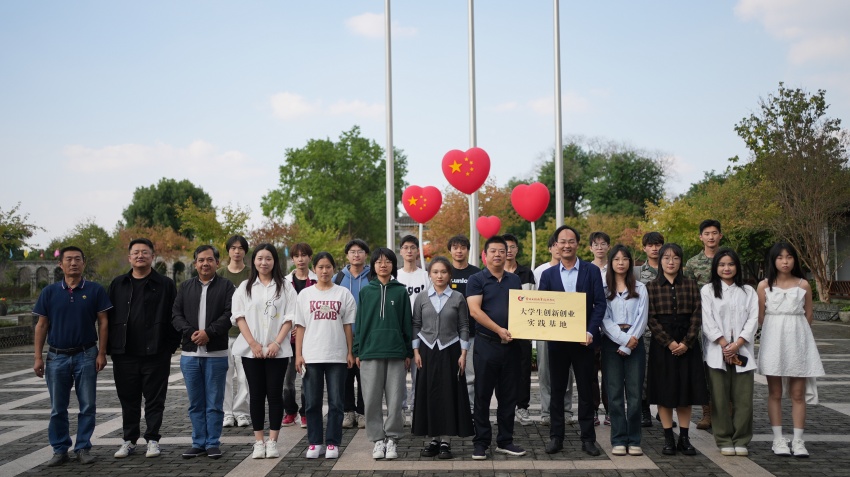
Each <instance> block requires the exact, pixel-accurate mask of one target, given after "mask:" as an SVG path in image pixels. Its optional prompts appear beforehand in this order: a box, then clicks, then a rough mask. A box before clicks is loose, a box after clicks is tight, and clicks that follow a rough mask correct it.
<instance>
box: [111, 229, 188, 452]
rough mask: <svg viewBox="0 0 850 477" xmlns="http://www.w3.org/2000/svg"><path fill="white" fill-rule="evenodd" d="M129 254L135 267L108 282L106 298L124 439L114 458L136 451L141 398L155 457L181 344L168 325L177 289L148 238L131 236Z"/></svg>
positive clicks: (147, 434)
mask: <svg viewBox="0 0 850 477" xmlns="http://www.w3.org/2000/svg"><path fill="white" fill-rule="evenodd" d="M129 253H130V255H129V259H130V266H132V267H133V268H132V269H131V270H130V271H129V272H128V273H126V274H124V275H120V276H118V277H116V278H115V279H114V280H112V284H111V285H109V300H110V301H111V302H112V303H114V304H115V305H114V307H113V308H112V309H110V310H109V312H108V318H109V342H108V352H109V354H110V355H111V356H112V371H113V373H112V374H113V377H114V378H115V389H116V390H117V391H118V399H119V400H120V401H121V415H122V418H123V424H124V443H123V444H121V447H120V448H119V449H118V451H117V452H116V453H115V457H117V458H122V457H127V456H128V455H130V454H132V453H133V452H134V451H135V450H136V441H137V440H138V439H139V434H140V429H139V427H140V426H139V419H140V418H141V413H142V396H144V398H145V423H146V424H147V429H146V430H145V441H147V452H146V453H145V456H146V457H157V456H159V454H160V450H159V439H160V437H161V435H160V433H159V428H160V427H161V426H162V413H163V411H164V410H165V397H166V392H167V391H168V376H169V375H170V374H171V355H172V354H173V353H174V350H175V349H177V345H178V344H179V343H180V335H179V334H178V333H177V331H176V330H175V329H174V327H173V326H171V308H172V307H173V306H174V297H175V296H176V295H177V289H176V288H175V287H174V281H173V280H171V279H170V278H168V277H164V276H162V275H160V274H159V273H157V272H156V271H155V270H154V269H153V268H152V265H153V261H154V256H155V255H154V248H153V243H151V241H150V240H148V239H146V238H138V239H135V240H133V241H132V242H130V246H129Z"/></svg>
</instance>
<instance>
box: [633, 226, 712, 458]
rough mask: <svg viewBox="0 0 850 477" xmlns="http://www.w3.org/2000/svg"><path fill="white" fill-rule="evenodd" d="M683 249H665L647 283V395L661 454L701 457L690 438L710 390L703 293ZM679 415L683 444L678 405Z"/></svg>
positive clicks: (666, 247)
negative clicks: (696, 411) (702, 333)
mask: <svg viewBox="0 0 850 477" xmlns="http://www.w3.org/2000/svg"><path fill="white" fill-rule="evenodd" d="M682 255H683V254H682V248H681V247H680V246H678V245H676V244H674V243H668V244H664V246H663V247H661V251H660V252H659V256H660V257H661V259H660V262H661V270H660V272H661V273H659V274H658V277H657V278H656V279H655V280H653V281H651V282H649V283H647V285H646V289H647V292H648V294H649V328H650V329H651V330H652V343H651V344H650V347H649V368H648V369H649V378H648V381H649V388H648V390H647V397H648V400H649V402H650V403H651V404H657V405H658V413H659V415H660V417H661V425H662V426H663V427H664V440H665V443H664V449H663V450H662V453H664V454H667V455H674V454H675V453H676V450H677V449H678V450H679V451H681V452H682V453H683V454H685V455H696V449H694V446H693V445H691V442H690V439H689V438H688V428H689V424H690V420H691V406H692V405H702V404H708V399H709V398H708V388H707V387H706V384H705V383H706V381H705V369H704V367H703V362H702V349H701V348H700V343H699V330H700V328H701V327H702V307H701V306H700V293H699V288H697V283H696V282H695V281H694V280H691V279H689V278H685V276H684V275H683V274H682ZM674 408H675V409H676V414H677V416H678V417H679V426H680V428H681V431H680V432H679V442H678V444H677V443H676V442H675V441H674V439H673V409H674Z"/></svg>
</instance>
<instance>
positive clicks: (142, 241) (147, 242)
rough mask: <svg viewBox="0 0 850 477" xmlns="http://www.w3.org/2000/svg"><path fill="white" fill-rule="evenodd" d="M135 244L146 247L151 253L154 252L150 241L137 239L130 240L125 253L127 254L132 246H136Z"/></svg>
mask: <svg viewBox="0 0 850 477" xmlns="http://www.w3.org/2000/svg"><path fill="white" fill-rule="evenodd" d="M137 243H140V244H142V245H147V246H148V248H150V249H151V252H153V251H154V249H153V242H151V241H150V240H148V239H146V238H137V239H133V240H130V245H128V246H127V251H128V252H129V251H130V250H133V245H136V244H137Z"/></svg>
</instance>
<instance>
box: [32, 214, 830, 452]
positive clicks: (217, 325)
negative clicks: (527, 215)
mask: <svg viewBox="0 0 850 477" xmlns="http://www.w3.org/2000/svg"><path fill="white" fill-rule="evenodd" d="M700 239H701V240H702V241H703V243H704V245H705V247H704V250H703V251H702V252H700V254H698V255H697V256H695V257H693V258H692V259H691V260H689V261H688V262H687V263H686V264H684V263H683V260H684V257H683V252H682V248H681V247H680V246H678V245H676V244H673V243H664V237H663V236H662V235H661V234H660V233H658V232H651V233H648V234H646V235H645V236H644V237H643V240H642V245H643V249H644V252H645V253H646V257H647V259H646V261H645V262H644V263H643V264H642V265H639V266H638V265H636V264H635V262H634V259H633V257H632V254H631V252H630V250H629V249H628V248H627V247H625V246H623V245H620V244H617V245H614V246H613V247H612V246H611V245H610V238H609V236H608V235H606V234H605V233H602V232H595V233H593V234H591V236H590V250H591V252H593V256H594V260H593V262H587V261H584V260H582V259H580V258H578V250H579V247H580V234H579V232H578V231H577V230H575V229H574V228H572V227H569V226H561V227H559V228H558V229H557V230H556V231H555V232H554V234H553V235H552V236H551V237H550V239H549V251H550V253H551V260H550V261H549V262H548V263H544V264H542V265H540V266H539V267H537V268H536V269H535V270H533V271H532V270H531V269H529V268H528V267H524V266H522V265H519V264H517V262H516V257H517V255H518V247H519V241H518V239H517V238H516V237H515V236H513V235H510V234H506V235H504V236H494V237H491V238H489V239H488V240H487V241H486V242H485V244H484V248H483V255H484V258H485V266H484V268H483V269H479V268H477V267H475V266H474V265H471V264H470V263H469V261H468V256H469V249H470V242H469V239H468V238H466V237H464V236H462V235H458V236H455V237H452V238H451V239H450V240H449V242H448V251H449V258H447V257H442V256H436V257H433V258H432V259H431V261H430V263H429V265H428V267H427V271H425V270H422V269H421V268H419V266H418V264H417V258H418V256H419V242H418V240H417V238H416V237H414V236H412V235H408V236H405V237H403V238H402V240H401V244H400V247H399V254H398V255H396V253H395V252H394V251H393V250H391V249H389V248H385V247H379V248H376V249H375V250H373V251H371V253H370V249H369V246H368V245H367V244H366V243H365V242H364V241H362V240H359V239H354V240H351V241H350V242H348V243H347V244H346V246H345V249H344V251H345V256H346V259H347V261H348V264H347V265H346V266H345V267H343V268H341V270H340V271H337V270H338V268H337V263H336V261H335V259H334V257H333V256H332V255H331V254H330V253H328V252H318V253H316V254H314V253H313V250H312V248H311V247H310V245H308V244H306V243H298V244H295V245H293V246H291V247H290V248H289V250H288V252H289V256H290V257H291V259H292V260H293V262H294V264H295V269H294V270H293V271H292V272H291V273H289V274H284V268H285V266H284V265H283V263H282V261H281V256H280V254H279V253H278V251H277V249H276V248H275V246H274V245H271V244H268V243H263V244H258V245H255V246H254V248H253V251H251V254H250V257H251V258H250V261H248V262H247V263H245V262H246V260H245V258H246V257H247V256H248V254H249V246H248V242H247V240H246V239H245V238H244V237H241V236H238V235H236V236H233V237H231V238H230V239H229V240H228V241H227V249H228V250H227V252H228V256H229V259H230V260H229V262H228V264H227V265H225V266H222V265H221V263H220V256H219V252H218V250H217V249H216V248H215V247H213V246H212V245H202V246H199V247H198V248H197V249H196V250H195V252H194V266H195V270H196V271H197V276H196V277H193V278H190V279H188V280H186V281H185V282H183V283H182V284H181V285H180V287H179V289H178V288H177V287H176V286H175V284H174V282H173V281H172V280H171V279H169V278H168V277H166V276H163V275H161V274H159V273H158V272H157V271H156V270H155V269H154V268H153V263H154V255H155V251H154V245H153V244H152V243H151V241H149V240H147V239H144V238H139V239H135V240H133V241H132V242H130V245H129V249H128V252H129V253H128V258H129V262H130V265H131V270H130V271H129V272H128V273H126V274H124V275H121V276H119V277H117V278H115V279H114V280H113V281H112V283H111V285H110V286H109V288H108V290H105V289H103V287H101V286H100V285H98V284H96V283H93V282H88V281H86V280H85V279H84V278H83V271H84V268H85V256H84V254H83V252H82V250H81V249H79V248H77V247H73V246H72V247H66V248H63V249H62V250H60V254H59V262H60V263H59V265H60V267H61V268H62V270H63V272H64V274H65V277H64V279H63V280H62V281H60V282H57V283H54V284H52V285H49V286H48V287H46V288H45V289H44V290H43V291H42V293H41V295H40V296H39V299H38V301H37V303H36V305H35V308H34V310H33V313H34V314H35V315H37V316H38V317H39V320H38V322H37V325H36V338H35V364H34V370H35V373H36V375H37V376H39V377H41V376H46V378H47V385H48V390H49V393H50V399H51V406H52V411H51V417H50V424H49V428H48V437H49V440H50V444H51V446H52V447H53V449H54V455H53V457H52V458H51V459H50V461H49V462H48V465H49V466H55V465H60V464H63V463H64V462H67V461H68V460H70V458H71V457H70V456H69V453H68V451H69V450H70V447H71V439H70V433H69V420H68V404H69V398H70V391H71V388H72V387H73V388H74V389H75V390H76V394H77V399H78V401H79V404H80V413H79V420H78V429H77V440H76V444H75V446H74V457H75V458H76V459H78V460H79V461H80V462H81V463H90V462H93V461H94V456H92V455H91V454H90V452H89V449H90V448H91V440H90V438H91V435H92V432H93V430H94V424H95V381H96V375H97V372H99V371H100V370H102V369H103V368H104V367H105V366H106V355H107V354H109V355H110V356H111V358H112V363H113V374H114V379H115V386H116V390H117V393H118V397H119V400H120V402H121V407H122V417H123V439H124V443H123V444H122V445H121V447H120V448H119V449H118V451H116V453H115V457H116V458H124V457H127V456H129V455H130V454H133V453H134V452H135V450H136V445H137V442H138V440H139V438H140V437H142V434H141V429H140V419H141V405H142V399H143V398H144V406H145V416H144V417H145V421H146V430H145V433H144V435H143V437H144V439H145V441H146V444H147V448H146V452H145V455H146V456H147V457H156V456H158V455H160V452H161V451H160V446H159V440H160V437H161V435H160V427H161V424H162V417H163V412H164V409H165V400H166V392H167V385H168V382H169V377H170V366H171V357H172V355H173V353H174V351H175V350H176V349H177V348H178V347H179V348H180V349H181V356H180V368H181V371H182V373H183V378H184V382H185V384H186V389H187V394H188V397H189V409H188V414H189V418H190V420H191V423H192V447H191V448H190V449H188V450H186V451H185V452H183V454H182V455H183V457H184V458H193V457H198V456H204V455H206V456H207V457H209V458H219V457H220V456H221V455H222V452H221V449H220V437H221V433H222V428H223V427H229V426H247V425H251V426H252V427H253V431H254V435H255V443H254V444H253V452H252V457H253V458H278V457H280V453H279V451H278V449H277V440H278V438H279V436H280V428H281V427H282V426H288V425H295V424H296V421H297V420H298V417H299V415H300V423H301V425H302V427H306V428H307V439H308V443H309V445H308V448H307V449H306V452H305V455H306V457H307V458H311V459H315V458H318V457H320V456H322V455H324V456H325V458H328V459H333V458H337V457H338V456H339V446H340V445H341V443H342V429H343V428H351V427H360V428H365V431H366V436H367V437H368V439H369V440H370V441H372V442H373V443H374V447H373V452H372V457H373V458H375V459H394V458H397V457H398V448H397V446H398V442H399V439H401V438H402V436H403V434H404V430H403V427H404V425H405V421H406V416H407V415H408V414H409V415H410V416H411V417H410V426H411V434H413V435H414V436H422V437H423V438H424V444H425V445H424V448H423V449H422V451H421V455H422V456H423V457H437V458H441V459H450V458H452V457H453V453H452V448H451V437H453V436H454V437H469V436H473V444H474V450H473V455H472V458H473V459H476V460H482V459H487V457H488V454H487V453H488V451H489V450H490V447H491V445H492V440H493V437H492V428H491V423H490V403H491V400H492V398H493V394H494V392H495V394H496V399H497V401H498V405H497V411H496V420H497V424H498V433H497V436H496V447H495V448H494V449H493V452H496V453H502V454H507V455H511V456H521V455H524V454H525V453H526V451H525V450H524V449H523V448H521V447H520V446H519V445H517V444H515V443H514V442H513V430H514V423H515V422H519V423H520V424H522V425H527V424H530V423H531V422H532V420H531V417H530V415H529V411H528V408H529V403H530V397H531V396H530V393H531V369H532V353H531V348H532V342H531V341H529V340H522V339H514V338H513V337H512V336H511V332H510V331H509V328H510V326H509V323H508V310H509V291H510V290H520V289H526V290H527V289H537V290H541V291H551V292H579V293H583V294H584V296H585V303H584V306H585V308H586V309H585V311H586V335H585V339H584V340H583V341H581V342H560V341H544V340H539V341H537V364H538V376H539V383H540V401H541V423H542V424H544V425H548V426H550V427H549V429H550V431H549V434H550V439H549V441H548V443H547V444H546V446H545V451H546V452H547V453H557V452H559V451H561V450H562V449H563V441H564V434H565V424H566V422H567V421H568V419H569V416H570V415H571V414H572V394H573V393H572V386H573V382H575V386H576V388H577V394H578V412H577V422H578V424H579V427H580V435H581V441H582V450H583V451H584V452H586V453H587V454H589V455H592V456H596V455H599V454H600V451H599V449H598V448H597V446H596V432H595V426H597V425H599V424H600V422H599V419H598V414H597V412H598V408H599V405H600V404H604V405H605V408H606V418H605V424H606V425H607V424H610V426H611V444H612V447H613V450H612V453H613V454H614V455H642V454H643V451H642V449H641V428H642V427H648V426H651V425H652V418H651V415H650V412H649V405H650V404H655V405H656V406H657V408H658V414H657V415H656V418H657V419H659V420H660V421H661V424H662V426H663V428H664V444H663V448H662V452H663V453H664V454H675V453H676V452H681V453H683V454H685V455H694V454H695V453H696V450H695V448H694V447H693V445H692V444H691V443H690V440H689V436H688V430H689V427H690V426H689V425H690V418H691V407H692V406H694V405H697V406H699V405H704V406H707V407H708V409H706V410H705V411H704V417H705V418H710V417H709V416H711V417H713V419H712V421H711V424H710V425H711V426H712V428H713V433H714V438H715V441H716V443H717V445H718V447H719V449H720V452H721V453H722V454H723V455H747V454H748V451H747V445H748V444H749V442H750V440H751V438H752V434H753V431H752V422H753V404H752V403H753V382H754V377H753V374H754V373H755V372H758V373H760V374H763V375H765V376H767V382H768V390H769V401H768V414H769V418H770V421H771V425H772V426H773V432H774V442H773V451H774V452H775V453H776V454H777V455H792V454H793V455H794V456H797V457H805V456H807V455H808V453H807V451H806V448H805V445H804V441H803V428H804V425H805V408H806V397H807V390H808V392H809V394H810V395H811V390H812V386H813V385H814V379H813V378H815V377H817V376H822V375H823V374H824V370H823V366H822V364H821V361H820V358H819V355H818V352H817V348H816V346H815V342H814V338H813V335H812V332H811V328H810V324H811V321H812V292H811V289H810V287H809V284H808V282H807V281H806V280H805V279H804V276H803V273H802V269H801V264H800V263H799V260H798V257H797V253H796V251H795V250H794V249H793V247H791V246H789V245H788V244H786V243H778V244H776V245H774V246H773V247H772V248H771V250H770V253H769V258H768V261H767V268H766V269H767V273H766V279H765V280H763V281H762V282H761V283H760V284H759V285H758V288H757V290H756V289H753V288H752V287H751V286H749V285H744V283H743V270H742V269H741V264H740V259H739V258H738V255H737V254H736V253H735V252H734V251H733V250H731V249H728V248H721V247H720V246H719V245H720V241H721V239H722V234H721V228H720V223H719V222H717V221H713V220H706V221H704V222H703V223H702V224H701V225H700ZM399 256H400V257H401V261H399ZM759 326H761V328H762V333H761V346H760V351H759V355H758V359H756V353H755V348H754V341H755V340H756V332H757V330H758V328H759ZM45 340H46V341H47V343H49V347H48V353H47V357H46V360H43V357H42V353H43V350H44V344H45ZM600 371H601V377H602V379H601V381H600V379H599V375H600ZM408 372H409V373H411V381H412V386H411V387H410V389H409V390H408V387H407V374H408ZM297 375H300V376H301V377H302V386H301V390H302V392H301V395H300V396H299V395H298V393H297V392H296V388H295V379H296V376H297ZM355 382H356V389H355ZM600 384H601V385H600ZM783 389H785V390H786V392H787V393H788V395H790V397H791V401H792V407H793V412H792V417H793V428H794V434H793V439H792V441H791V446H790V447H789V445H788V441H786V440H785V438H784V437H783V434H782V412H781V399H782V394H783ZM325 393H327V406H328V410H327V424H326V427H324V428H323V402H324V396H325ZM246 401H247V403H246ZM384 402H386V412H387V414H386V416H384V409H383V403H384ZM246 408H247V412H246ZM266 409H268V428H269V431H268V435H267V436H266V434H265V425H266V415H265V414H266ZM674 410H675V411H676V415H677V417H678V426H679V437H678V441H677V440H676V439H675V438H674V434H673V427H674V426H675V425H676V423H675V422H674V421H673V411H674ZM711 410H713V412H711Z"/></svg>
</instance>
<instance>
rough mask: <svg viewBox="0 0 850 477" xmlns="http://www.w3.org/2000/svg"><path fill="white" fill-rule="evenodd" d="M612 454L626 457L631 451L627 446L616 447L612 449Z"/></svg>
mask: <svg viewBox="0 0 850 477" xmlns="http://www.w3.org/2000/svg"><path fill="white" fill-rule="evenodd" d="M611 453H612V454H614V455H626V454H628V453H629V451H628V449H626V446H614V447H613V448H612V449H611Z"/></svg>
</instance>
